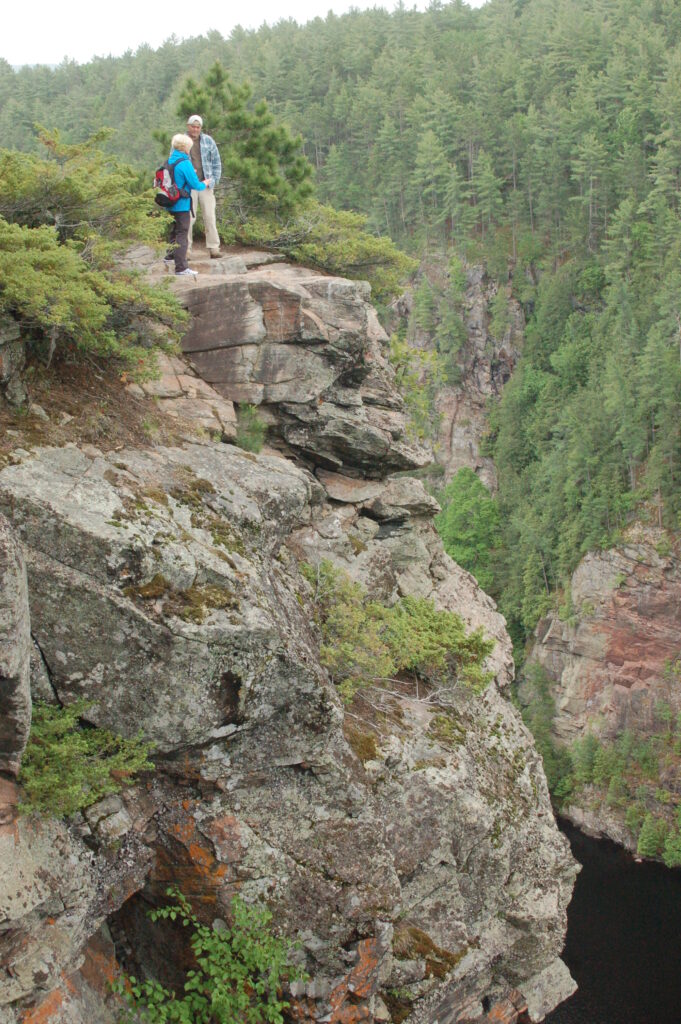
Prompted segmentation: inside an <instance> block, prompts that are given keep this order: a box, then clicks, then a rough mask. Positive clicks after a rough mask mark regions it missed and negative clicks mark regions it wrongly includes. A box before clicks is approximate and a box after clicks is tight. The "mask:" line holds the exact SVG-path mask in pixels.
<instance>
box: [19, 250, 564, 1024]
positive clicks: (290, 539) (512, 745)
mask: <svg viewBox="0 0 681 1024" xmlns="http://www.w3.org/2000/svg"><path fill="white" fill-rule="evenodd" d="M232 259H233V260H234V259H237V260H239V261H240V262H239V263H237V264H235V263H234V262H232V263H228V264H226V265H223V266H218V267H214V266H212V265H210V264H208V265H207V266H206V267H205V273H204V274H203V275H202V279H201V280H200V282H199V284H198V285H192V286H191V287H190V286H185V285H181V286H180V288H181V290H182V291H183V294H184V296H185V301H186V304H187V306H188V307H189V308H190V309H191V310H192V311H193V312H194V320H193V322H192V327H191V328H190V330H189V332H188V335H187V337H186V338H185V343H184V348H185V358H188V359H189V360H190V361H191V366H189V365H187V364H186V363H185V362H184V361H183V360H176V361H170V362H167V363H166V364H165V366H164V374H163V376H162V378H161V380H160V381H157V382H153V383H152V384H151V385H146V386H145V387H146V389H147V392H149V393H151V392H153V393H154V395H155V398H154V401H155V402H156V403H157V405H156V407H157V409H159V408H160V407H163V415H166V414H167V415H168V416H170V417H171V418H172V417H175V419H176V421H177V422H178V424H180V428H179V429H180V434H181V435H182V437H183V440H182V441H181V442H180V443H178V444H176V445H174V446H160V445H159V446H151V445H147V446H142V447H140V446H136V447H123V448H119V449H118V450H106V447H107V446H106V445H104V444H103V445H102V446H101V447H100V448H95V447H92V446H91V445H82V444H78V443H76V442H71V443H69V444H65V445H62V446H60V447H52V448H44V447H42V448H41V447H39V446H29V445H28V444H26V445H24V446H22V445H21V444H18V445H17V446H16V448H15V449H14V450H13V452H12V453H11V454H10V455H9V456H7V457H6V458H5V460H4V461H5V465H4V466H3V468H2V469H1V470H0V512H1V513H2V514H3V515H4V517H5V519H6V523H5V522H4V521H3V526H2V531H0V539H1V541H2V545H3V546H2V552H3V553H2V559H3V565H4V564H10V560H12V559H13V561H12V562H11V564H12V565H14V566H15V567H16V571H15V572H14V577H16V581H17V582H16V583H11V580H10V584H11V586H10V587H9V588H7V587H6V588H5V589H7V590H8V592H9V590H11V592H12V594H14V595H15V596H14V601H13V604H12V606H11V607H12V609H13V612H12V613H11V615H10V614H6V613H5V611H4V609H5V607H9V605H10V602H9V600H7V601H5V597H4V591H2V592H0V612H2V615H3V617H2V620H1V623H0V624H1V625H2V626H3V627H4V630H5V632H4V633H3V632H2V631H0V659H1V658H2V652H3V650H4V648H3V647H2V643H3V641H4V637H5V635H7V633H8V632H9V631H10V629H14V630H15V633H16V636H17V637H22V640H21V643H22V645H23V646H22V651H23V655H22V659H23V660H21V664H17V665H16V666H14V667H12V669H11V673H12V674H11V675H10V674H8V675H7V678H8V679H10V685H9V688H7V687H6V686H5V678H4V677H3V680H2V681H3V699H4V695H5V693H6V692H7V693H9V695H10V699H12V694H15V695H16V694H22V693H23V694H24V697H23V698H22V699H23V701H24V704H23V705H22V703H21V699H20V700H19V701H18V704H17V701H16V700H15V706H17V707H18V709H19V710H18V711H17V712H16V713H15V717H16V718H17V722H18V724H17V727H16V730H15V733H16V735H17V736H18V737H19V738H18V740H17V741H16V742H15V743H14V746H13V747H12V749H9V746H11V745H8V744H6V746H7V748H8V753H7V754H6V756H7V758H8V759H9V761H10V762H11V765H12V766H15V765H16V761H17V760H18V758H19V756H20V753H21V748H22V746H23V742H24V739H25V733H26V729H27V722H28V718H27V715H28V710H27V707H26V700H25V694H26V677H27V671H28V669H27V667H26V666H27V659H28V662H29V663H30V666H31V668H30V683H31V689H32V692H33V698H34V700H35V699H42V700H48V701H51V702H59V703H62V704H68V703H71V702H72V701H73V700H75V699H77V698H79V697H85V698H86V699H87V700H88V701H89V702H90V706H89V709H88V711H87V712H86V714H87V717H88V719H89V720H90V721H91V722H92V723H93V724H96V725H100V726H107V727H109V728H112V729H114V730H116V731H117V732H120V733H122V734H124V735H126V736H132V735H135V734H136V733H137V732H138V730H139V729H140V728H141V729H143V730H144V733H145V735H146V736H147V737H148V738H149V739H150V740H151V741H153V743H154V744H155V747H156V754H155V760H156V770H155V771H154V772H153V773H149V774H148V775H146V776H145V777H143V779H142V780H141V781H140V782H139V783H138V784H136V785H135V786H134V787H131V788H128V789H125V790H124V791H123V792H122V793H121V794H120V795H118V796H114V797H107V798H106V799H105V800H103V801H101V802H100V803H99V804H97V805H95V806H93V807H91V808H89V809H88V810H87V811H86V812H85V813H84V814H82V815H78V816H76V818H74V819H72V820H70V821H68V822H66V823H63V822H56V821H53V820H50V819H37V818H35V817H19V818H18V819H16V820H15V821H14V822H13V823H11V824H10V825H5V826H3V827H2V832H1V834H0V847H1V849H0V865H2V867H1V868H0V938H1V940H2V956H1V957H0V970H1V971H2V976H3V981H2V985H0V1020H1V1021H2V1022H3V1024H6V1022H7V1024H15V1022H19V1021H21V1022H24V1024H38V1021H42V1022H52V1024H67V1022H68V1024H80V1022H82V1024H85V1022H86V1021H87V1022H88V1024H90V1022H92V1021H97V1022H101V1024H108V1022H109V1021H113V1020H115V1019H116V1014H117V1009H116V1007H115V1004H114V1003H113V1002H112V997H111V994H110V991H109V989H108V984H107V979H109V978H111V977H113V976H114V975H115V973H116V971H117V970H118V969H119V965H120V964H121V963H122V964H123V965H124V966H128V967H130V966H132V967H135V968H136V969H142V970H145V969H151V970H154V971H156V972H157V973H158V974H159V975H160V976H161V977H162V978H165V979H167V980H173V978H172V974H173V969H172V967H171V968H170V970H169V967H168V965H169V964H170V965H172V963H173V961H174V959H176V957H175V955H174V954H176V953H177V951H173V950H170V949H169V948H168V947H166V946H163V945H162V944H161V945H159V942H158V938H157V936H156V933H155V932H154V931H153V930H152V928H153V926H152V925H151V924H150V923H149V921H148V918H147V917H146V914H145V910H146V909H147V908H148V907H149V906H150V905H155V904H156V905H157V904H158V903H160V902H161V901H162V900H163V898H164V892H165V888H166V886H167V884H168V883H169V882H171V881H175V882H177V883H178V884H179V885H180V887H181V889H182V890H183V891H184V892H185V893H186V894H187V896H188V897H189V898H190V899H191V900H192V902H193V904H194V905H195V906H196V907H197V908H198V913H199V914H200V916H201V917H202V918H203V919H204V920H207V921H211V920H214V919H216V918H217V919H219V918H224V917H227V916H228V914H229V903H230V899H231V897H232V895H233V894H234V893H235V892H240V893H241V894H242V896H244V898H246V899H247V900H264V901H266V902H267V903H268V905H269V906H270V908H271V909H272V910H273V912H274V919H275V922H276V925H277V928H278V929H279V930H281V931H282V932H284V933H286V934H288V935H290V936H292V937H297V938H299V939H300V942H301V944H302V945H301V957H302V958H303V959H304V961H305V965H306V968H307V971H308V973H309V975H310V980H309V981H308V982H306V983H304V984H303V983H300V984H299V985H298V987H297V988H296V989H295V990H294V993H293V996H294V998H293V1004H292V1010H291V1013H292V1015H293V1019H295V1020H297V1021H301V1022H302V1021H309V1022H312V1021H321V1020H324V1021H327V1022H338V1024H340V1022H344V1024H353V1022H359V1021H374V1020H375V1021H378V1020H384V1021H390V1020H393V1021H402V1020H405V1019H407V1020H409V1021H412V1022H414V1024H417V1022H418V1024H421V1022H423V1024H425V1022H429V1024H434V1022H435V1021H438V1022H439V1024H449V1022H451V1024H454V1022H461V1021H464V1020H472V1019H477V1018H478V1017H479V1016H480V1017H481V1015H484V1014H485V1013H486V1010H487V1009H488V1008H489V1007H490V1005H492V1004H494V1003H496V1004H498V1006H499V1011H498V1012H499V1013H503V1014H505V1016H504V1017H503V1019H505V1020H508V1021H509V1022H512V1021H518V1020H521V1019H523V1014H526V1015H527V1012H529V1018H530V1019H531V1020H540V1019H541V1018H542V1017H543V1015H544V1014H545V1013H546V1012H548V1010H549V1009H551V1008H552V1007H553V1006H554V1005H555V1004H556V1003H557V1002H558V1001H560V1000H561V999H563V998H565V997H566V996H567V995H568V994H569V993H570V992H571V991H572V988H573V984H572V982H571V979H570V978H569V975H568V973H567V970H566V969H565V968H564V966H563V965H562V963H561V961H560V960H559V954H560V950H561V947H562V941H563V934H564V927H565V909H566V906H567V902H568V900H569V898H570V895H571V890H572V883H573V880H574V872H575V868H574V864H573V862H572V860H571V858H570V855H569V851H568V848H567V844H566V842H565V840H564V839H563V838H562V836H561V835H560V833H559V832H558V831H557V829H556V826H555V823H554V821H553V816H552V813H551V807H550V803H549V799H548V793H547V789H546V783H545V779H544V775H543V771H542V768H541V764H540V761H539V758H538V756H537V754H536V752H535V750H534V747H533V745H532V741H531V738H530V737H529V734H528V733H527V731H526V730H525V728H524V726H523V725H522V723H521V721H520V719H519V716H518V714H517V713H516V711H515V709H514V708H513V707H512V705H511V704H510V702H509V700H508V699H507V696H506V695H505V689H506V687H507V684H508V682H509V679H510V673H511V671H512V661H511V657H510V643H509V640H508V637H507V635H506V631H505V628H504V623H503V619H502V618H501V616H499V614H498V613H497V611H496V609H495V607H494V604H493V602H492V601H491V600H490V599H489V598H488V597H487V596H486V595H485V594H483V593H482V592H481V591H480V590H479V588H478V587H477V585H476V584H475V581H474V580H473V579H472V577H470V576H469V575H468V574H467V573H465V572H463V571H462V570H461V569H459V568H458V567H457V566H455V565H454V564H453V563H452V562H451V560H450V559H449V558H448V557H447V556H446V555H445V553H444V552H443V550H442V546H441V544H440V541H439V539H438V537H437V535H436V533H435V531H434V529H433V526H432V516H433V514H434V511H435V509H436V505H435V503H434V502H433V501H432V499H431V498H430V497H429V496H428V495H427V494H426V493H425V491H424V490H423V488H422V486H421V485H420V483H419V482H418V481H417V480H415V479H413V478H409V477H407V478H405V477H401V476H394V475H391V474H393V473H394V472H395V471H396V470H404V469H410V468H415V467H416V466H418V465H422V464H423V462H424V460H425V459H426V458H427V454H426V453H424V452H423V451H422V450H420V449H418V448H416V447H415V446H413V445H412V444H411V442H410V441H409V439H408V436H407V433H406V427H405V419H404V413H403V409H402V403H401V400H400V398H399V395H398V394H397V392H396V391H395V388H394V382H393V379H392V374H391V371H390V367H389V365H388V364H387V362H386V359H385V352H384V336H383V335H382V332H381V329H380V327H379V325H378V322H377V320H376V318H375V314H374V312H373V310H372V309H371V307H370V306H369V305H368V301H367V300H368V292H367V289H366V286H365V285H362V284H360V283H353V282H348V281H343V280H340V279H337V278H328V277H325V276H323V275H319V274H314V273H312V272H309V271H302V270H300V269H299V268H292V267H288V266H285V265H284V266H279V265H274V266H272V265H270V266H266V265H263V262H262V259H261V258H260V257H259V256H258V255H257V254H255V256H254V255H253V254H239V255H238V256H236V257H232ZM209 271H210V273H209ZM151 272H152V273H155V272H156V268H155V267H151ZM201 325H203V327H202V326H201ZM134 387H137V385H135V386H134ZM133 397H136V398H137V399H139V400H141V398H140V396H135V395H134V394H133V395H131V400H132V399H133ZM148 400H149V401H151V400H152V399H148ZM232 402H236V403H243V402H248V403H251V404H258V405H259V407H260V410H261V413H262V415H263V416H264V417H265V418H266V419H267V421H268V423H269V427H270V438H271V442H272V443H273V444H274V445H275V446H277V447H278V449H279V450H278V451H276V450H275V449H273V448H269V449H266V450H265V452H263V453H261V454H258V455H255V454H251V453H249V452H245V451H243V450H241V449H239V448H237V447H235V446H234V445H232V444H229V443H225V441H224V439H225V438H227V439H229V438H230V436H233V433H234V430H235V429H236V427H235V424H236V422H237V419H238V415H237V413H238V410H237V411H236V412H235V410H234V408H233V406H232V405H231V403H232ZM197 409H198V411H199V414H198V416H197ZM46 415H47V416H48V417H49V415H50V410H49V408H48V409H47V412H46ZM197 431H198V432H197ZM218 438H221V439H218ZM19 440H21V438H19ZM7 524H9V525H7ZM14 538H18V539H19V540H20V542H21V552H23V554H22V553H21V552H19V551H18V548H17V547H16V543H15V539H14ZM321 559H329V560H330V561H332V562H334V563H335V564H336V565H338V566H340V567H342V568H343V569H344V570H345V571H346V572H347V573H348V574H349V575H350V576H351V577H353V578H355V579H356V580H358V581H360V582H362V584H363V585H364V586H365V587H366V588H367V589H368V590H369V592H370V593H371V594H372V596H373V597H374V598H375V599H376V600H380V601H382V602H384V603H386V604H390V603H391V602H394V601H395V600H396V599H397V598H398V597H399V596H404V595H413V596H419V597H427V598H430V599H431V600H433V601H434V602H435V604H436V605H437V606H438V607H440V608H443V609H448V610H451V611H456V612H458V613H459V614H460V615H461V616H462V618H463V619H464V620H465V621H466V622H467V623H468V624H469V625H470V626H481V627H482V628H483V630H484V632H485V633H486V635H487V636H488V637H490V638H493V639H494V640H495V647H494V650H493V652H492V654H491V656H490V659H489V665H488V667H489V669H490V671H491V672H492V674H493V675H494V681H493V682H492V683H491V684H490V685H489V686H488V687H487V689H486V690H485V692H484V694H482V695H476V694H475V693H474V692H473V691H472V690H470V689H468V688H467V687H465V686H463V685H458V684H455V683H454V682H453V681H452V682H451V684H450V685H446V686H443V687H441V688H440V689H439V690H437V691H434V690H433V689H432V688H429V687H428V686H427V685H426V686H425V687H424V686H422V687H421V690H420V691H419V690H418V689H417V688H416V687H415V685H414V684H413V683H410V682H409V680H407V679H403V680H397V681H395V682H394V684H393V685H392V686H390V688H388V687H375V688H372V690H371V691H363V692H362V693H361V694H360V695H359V696H358V697H357V698H356V699H355V701H354V702H353V703H352V704H351V705H349V706H348V705H347V704H344V703H343V702H342V701H341V699H340V698H339V695H338V693H337V690H336V688H335V687H334V686H333V685H332V683H331V681H330V679H329V677H328V674H327V672H326V671H325V670H324V668H323V667H322V665H321V663H320V658H319V636H318V635H317V633H316V629H315V627H314V626H313V625H312V622H313V618H314V616H313V608H312V600H313V593H312V590H311V588H310V586H309V584H308V583H306V581H305V580H304V578H303V576H302V575H301V573H300V571H299V563H300V561H301V560H304V561H306V562H308V563H312V564H313V565H314V564H315V563H319V561H320V560H321ZM23 561H25V566H26V579H27V581H28V602H29V603H30V629H31V634H32V638H33V639H32V642H31V643H29V642H28V636H27V629H26V624H27V622H28V614H29V612H28V605H27V601H26V593H25V592H24V591H22V589H21V588H22V584H21V580H22V579H23V578H24V577H23ZM14 577H13V578H14ZM4 579H5V581H7V580H9V579H10V577H9V576H8V575H7V574H6V575H5V576H4ZM3 601H5V603H4V604H3ZM0 664H4V663H2V662H1V661H0ZM2 671H3V673H4V672H5V668H4V667H3V668H2ZM22 687H23V689H22ZM4 710H5V708H4V707H3V711H4ZM22 716H23V717H22ZM12 759H13V760H12ZM12 770H14V767H12ZM528 1006H529V1011H527V1010H526V1008H527V1007H528ZM481 1019H482V1017H481ZM485 1019H487V1018H486V1017H485ZM495 1019H502V1018H500V1017H499V1016H498V1015H497V1018H495Z"/></svg>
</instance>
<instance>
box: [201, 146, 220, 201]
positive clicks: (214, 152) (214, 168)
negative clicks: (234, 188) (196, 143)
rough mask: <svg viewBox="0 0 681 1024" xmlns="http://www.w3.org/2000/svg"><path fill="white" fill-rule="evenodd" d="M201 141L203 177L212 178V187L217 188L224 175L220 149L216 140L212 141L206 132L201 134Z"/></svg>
mask: <svg viewBox="0 0 681 1024" xmlns="http://www.w3.org/2000/svg"><path fill="white" fill-rule="evenodd" d="M199 140H200V144H201V164H202V166H203V176H204V178H212V179H213V185H212V187H213V188H215V186H216V185H217V184H218V183H219V181H220V176H221V174H222V162H221V160H220V154H219V153H218V147H217V146H216V144H215V139H212V138H211V136H210V135H205V134H204V132H201V134H200V136H199Z"/></svg>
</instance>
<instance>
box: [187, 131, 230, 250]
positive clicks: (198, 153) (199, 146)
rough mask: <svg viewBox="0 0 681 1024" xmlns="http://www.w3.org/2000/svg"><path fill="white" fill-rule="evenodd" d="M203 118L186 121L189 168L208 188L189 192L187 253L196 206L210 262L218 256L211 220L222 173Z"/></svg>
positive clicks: (217, 242) (218, 156)
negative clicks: (190, 148)
mask: <svg viewBox="0 0 681 1024" xmlns="http://www.w3.org/2000/svg"><path fill="white" fill-rule="evenodd" d="M202 128H203V118H202V117H200V116H199V115H198V114H192V115H191V117H188V118H187V135H188V136H189V137H190V139H191V140H192V142H193V146H192V150H191V153H190V154H189V156H190V157H191V161H192V165H193V167H194V170H195V171H196V174H197V177H198V179H199V181H204V180H205V181H206V182H207V183H208V188H207V189H205V190H204V191H203V192H192V210H191V224H190V227H189V251H190V252H191V248H192V233H193V229H194V221H195V220H196V214H197V204H198V205H199V206H200V207H201V215H202V216H203V226H204V228H205V229H206V248H207V249H208V252H209V253H210V254H211V257H213V259H217V257H218V256H219V255H220V236H219V235H218V228H217V224H216V221H215V188H216V186H217V184H218V182H219V181H220V175H221V174H222V163H221V162H220V154H219V152H218V147H217V146H216V144H215V139H212V138H211V136H210V135H206V134H205V132H202V131H201V129H202Z"/></svg>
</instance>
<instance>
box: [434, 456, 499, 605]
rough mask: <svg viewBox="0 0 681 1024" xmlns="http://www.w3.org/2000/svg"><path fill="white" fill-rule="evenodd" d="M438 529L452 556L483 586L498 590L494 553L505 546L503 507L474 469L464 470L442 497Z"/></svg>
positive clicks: (436, 520)
mask: <svg viewBox="0 0 681 1024" xmlns="http://www.w3.org/2000/svg"><path fill="white" fill-rule="evenodd" d="M439 500H440V504H441V505H442V512H440V514H439V515H438V516H436V517H435V526H436V528H437V531H438V533H439V534H440V536H441V537H442V542H443V544H444V546H445V550H446V551H447V554H448V555H451V557H452V558H453V559H454V561H455V562H457V563H458V564H459V565H460V566H462V567H463V568H464V569H467V570H468V571H469V572H471V573H472V574H473V575H474V576H475V578H476V579H477V581H478V583H479V584H480V586H481V587H482V588H483V589H484V590H487V591H490V590H493V589H494V572H493V562H494V552H495V551H496V550H497V549H498V548H499V547H500V545H501V521H500V516H499V507H498V505H497V503H496V501H495V499H494V498H493V497H492V495H491V494H490V493H489V491H488V490H487V488H486V487H485V485H484V484H483V483H482V482H481V480H480V479H479V478H478V477H477V476H476V474H475V473H474V472H473V470H472V469H468V468H467V467H464V468H463V469H460V470H459V472H458V473H457V474H456V476H455V477H454V478H453V479H452V481H451V483H449V484H448V485H447V487H445V489H444V491H443V492H442V494H441V495H440V498H439Z"/></svg>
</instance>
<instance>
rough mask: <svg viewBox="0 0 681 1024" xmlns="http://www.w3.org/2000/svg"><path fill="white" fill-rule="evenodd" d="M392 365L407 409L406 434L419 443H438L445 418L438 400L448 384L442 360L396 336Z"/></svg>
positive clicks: (392, 352)
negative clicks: (438, 393) (436, 400)
mask: <svg viewBox="0 0 681 1024" xmlns="http://www.w3.org/2000/svg"><path fill="white" fill-rule="evenodd" d="M390 362H391V363H392V365H393V367H394V368H395V379H396V383H397V387H398V388H399V390H400V393H401V394H402V397H403V398H404V401H405V405H406V407H407V413H408V416H409V419H408V423H407V433H408V434H409V435H410V436H411V437H412V438H413V439H414V440H417V441H425V440H430V441H433V442H435V441H437V436H438V431H439V428H440V421H441V419H442V415H441V413H440V412H439V411H438V409H437V407H436V404H435V399H436V397H437V392H438V390H439V389H440V387H441V386H442V385H443V383H444V380H445V370H444V361H443V359H442V357H441V356H440V355H439V353H437V352H434V351H432V350H425V349H418V348H414V347H413V346H412V345H410V344H409V342H407V341H404V340H403V339H401V338H400V337H399V335H397V334H393V336H392V337H391V339H390Z"/></svg>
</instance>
